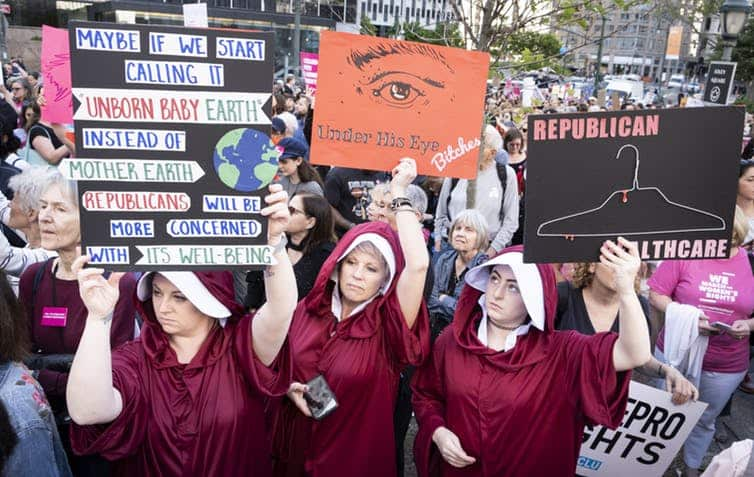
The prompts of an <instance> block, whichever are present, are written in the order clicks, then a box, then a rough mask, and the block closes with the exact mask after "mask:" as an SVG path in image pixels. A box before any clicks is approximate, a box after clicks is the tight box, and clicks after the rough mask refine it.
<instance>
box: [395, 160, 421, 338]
mask: <svg viewBox="0 0 754 477" xmlns="http://www.w3.org/2000/svg"><path fill="white" fill-rule="evenodd" d="M415 178H416V162H415V161H414V160H413V159H410V158H404V159H401V161H400V163H398V165H397V166H396V167H395V168H394V169H393V179H392V180H391V181H390V194H391V195H392V196H393V200H395V199H396V198H400V197H403V198H405V197H406V188H407V187H408V185H409V184H411V181H413V180H414V179H415ZM395 223H396V226H397V228H398V239H399V240H400V243H401V250H402V251H403V256H404V257H405V259H406V267H405V268H404V269H403V272H402V273H401V275H400V278H399V279H398V288H397V294H398V303H399V304H400V307H401V312H402V313H403V316H404V317H405V318H406V324H407V325H408V327H409V328H411V327H412V326H414V322H415V321H416V317H417V315H418V314H419V307H420V306H421V303H422V299H423V298H424V297H423V293H424V281H425V280H426V278H427V268H428V267H429V253H427V247H426V244H425V243H424V234H423V233H422V226H421V222H419V220H418V219H417V217H416V212H415V210H414V209H413V207H411V206H402V207H400V208H398V209H396V210H395Z"/></svg>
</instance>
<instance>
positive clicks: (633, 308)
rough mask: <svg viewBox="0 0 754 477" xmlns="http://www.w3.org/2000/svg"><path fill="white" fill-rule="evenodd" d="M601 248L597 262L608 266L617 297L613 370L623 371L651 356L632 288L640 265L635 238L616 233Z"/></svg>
mask: <svg viewBox="0 0 754 477" xmlns="http://www.w3.org/2000/svg"><path fill="white" fill-rule="evenodd" d="M601 252H602V254H601V255H600V262H601V263H602V264H604V265H606V266H607V267H608V268H610V269H611V270H612V272H613V276H614V277H615V287H616V291H617V292H618V296H619V297H620V306H619V308H618V314H619V315H618V316H619V320H620V321H619V325H620V335H619V337H618V341H616V342H615V346H614V347H613V365H614V367H615V370H616V371H627V370H629V369H633V368H636V367H638V366H642V365H643V364H645V363H646V362H647V361H649V359H650V358H651V357H652V354H651V352H650V349H649V329H648V327H647V321H646V319H645V318H644V311H643V310H642V309H641V304H640V303H639V297H638V296H637V295H636V292H635V291H634V280H635V279H636V274H637V273H638V271H639V266H640V265H641V260H640V259H639V250H638V249H637V247H636V242H629V241H628V240H626V239H624V238H623V237H619V238H618V243H617V244H616V243H615V242H613V241H612V240H608V241H606V242H605V244H604V245H603V246H602V249H601Z"/></svg>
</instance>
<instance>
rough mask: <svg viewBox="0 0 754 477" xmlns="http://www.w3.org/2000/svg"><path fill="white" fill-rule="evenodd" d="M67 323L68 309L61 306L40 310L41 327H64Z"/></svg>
mask: <svg viewBox="0 0 754 477" xmlns="http://www.w3.org/2000/svg"><path fill="white" fill-rule="evenodd" d="M67 321H68V308H66V307H61V306H57V307H56V306H46V307H44V308H42V326H58V327H61V328H62V327H65V324H66V322H67Z"/></svg>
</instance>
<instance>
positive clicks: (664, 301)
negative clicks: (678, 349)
mask: <svg viewBox="0 0 754 477" xmlns="http://www.w3.org/2000/svg"><path fill="white" fill-rule="evenodd" d="M748 229H749V224H748V221H747V220H746V216H745V215H744V213H743V212H742V211H741V209H740V208H739V207H736V215H735V220H734V224H733V240H731V254H730V255H731V256H730V258H721V259H715V260H666V261H664V262H662V263H661V264H660V266H659V267H658V268H657V271H656V272H655V273H654V275H652V278H650V279H649V282H648V284H649V287H650V289H651V291H650V294H649V300H650V303H652V306H654V307H655V308H657V309H658V310H660V311H662V312H664V313H665V328H664V329H663V330H661V331H660V335H659V336H658V337H657V345H656V347H655V357H656V358H657V359H658V360H659V361H661V362H663V363H667V361H668V360H667V358H666V355H667V356H670V355H675V354H677V353H674V352H673V349H672V348H670V349H668V347H667V346H668V343H673V342H674V341H675V340H670V339H668V338H667V337H666V329H667V328H668V325H669V323H671V321H670V319H669V318H670V316H671V315H675V316H676V317H677V318H678V319H675V318H674V319H673V322H683V321H684V320H686V319H692V320H694V323H695V324H694V326H698V331H699V334H702V335H705V334H706V335H710V336H709V341H708V342H707V346H706V351H704V352H703V356H704V358H703V360H702V363H701V376H700V377H699V386H698V387H699V400H700V401H702V402H706V403H707V409H705V410H704V413H703V414H702V417H701V418H700V419H699V422H697V423H696V426H694V429H692V430H691V434H689V437H688V438H687V439H686V443H685V444H684V446H683V460H684V462H685V463H686V466H687V469H686V474H687V475H690V476H693V475H699V466H701V464H702V459H703V458H704V455H705V454H706V453H707V449H708V448H709V445H710V443H711V442H712V438H713V437H714V436H715V420H716V419H717V416H718V415H719V414H720V412H721V411H722V409H723V407H725V404H726V403H727V402H728V399H730V397H731V395H732V394H733V392H734V391H735V390H736V388H737V387H738V385H739V383H740V382H741V381H742V380H743V379H744V377H745V376H746V372H747V371H748V369H749V334H751V330H752V329H754V319H751V318H750V317H751V315H752V312H753V311H754V294H752V292H751V291H752V290H754V276H753V275H752V269H751V264H750V263H749V259H748V258H747V255H746V250H745V249H744V248H743V247H741V245H742V243H743V240H744V237H746V234H747V232H748Z"/></svg>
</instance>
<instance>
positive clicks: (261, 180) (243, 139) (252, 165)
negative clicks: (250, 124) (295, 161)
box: [214, 129, 280, 192]
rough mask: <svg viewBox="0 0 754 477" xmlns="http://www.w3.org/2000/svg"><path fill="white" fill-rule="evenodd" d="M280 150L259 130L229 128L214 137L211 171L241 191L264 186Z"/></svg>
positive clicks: (271, 175) (275, 171) (276, 161)
mask: <svg viewBox="0 0 754 477" xmlns="http://www.w3.org/2000/svg"><path fill="white" fill-rule="evenodd" d="M279 155H280V152H279V151H278V149H277V148H276V147H275V145H274V144H273V143H272V141H270V138H269V137H268V136H267V135H266V134H264V133H263V132H259V131H257V130H255V129H233V130H232V131H228V132H227V133H225V135H223V137H221V138H220V140H219V141H217V145H216V146H215V154H214V162H215V171H216V172H217V176H218V177H219V178H220V180H221V181H222V183H223V184H225V185H226V186H228V187H230V188H231V189H235V190H237V191H241V192H249V191H253V190H259V189H261V188H262V187H265V186H267V184H269V183H270V182H272V179H273V178H274V177H275V174H276V173H277V171H278V156H279Z"/></svg>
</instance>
